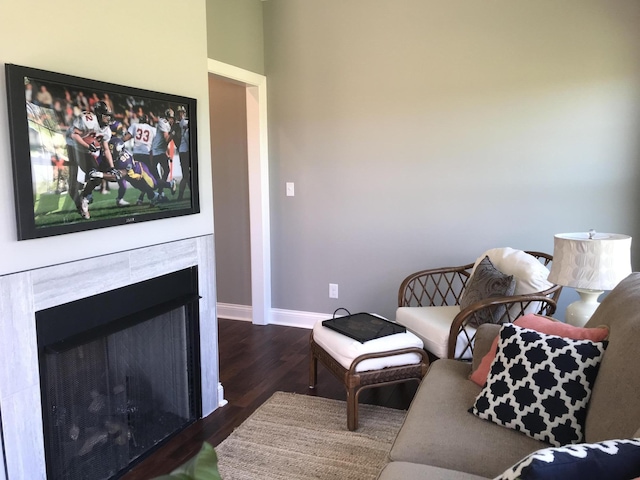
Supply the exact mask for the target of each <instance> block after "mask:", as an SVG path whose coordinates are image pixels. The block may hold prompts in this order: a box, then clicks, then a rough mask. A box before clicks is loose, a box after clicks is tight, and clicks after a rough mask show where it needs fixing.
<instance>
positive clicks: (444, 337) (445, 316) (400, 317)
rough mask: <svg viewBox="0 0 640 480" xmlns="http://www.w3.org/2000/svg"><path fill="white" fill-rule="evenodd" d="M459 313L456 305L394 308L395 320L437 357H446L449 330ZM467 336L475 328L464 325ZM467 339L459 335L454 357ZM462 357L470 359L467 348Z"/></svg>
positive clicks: (461, 349) (463, 346)
mask: <svg viewBox="0 0 640 480" xmlns="http://www.w3.org/2000/svg"><path fill="white" fill-rule="evenodd" d="M458 313H460V307H459V306H458V305H453V306H445V307H400V308H398V309H397V310H396V322H398V323H399V324H400V325H404V326H405V327H407V329H408V330H410V331H411V332H413V333H414V334H416V335H417V336H418V337H419V338H420V339H421V340H422V341H423V342H424V348H425V350H427V351H429V352H431V353H433V354H434V355H435V356H436V357H438V358H447V355H448V350H449V346H448V342H449V331H450V329H451V324H452V323H453V319H454V318H455V317H456V315H457V314H458ZM465 330H466V331H467V332H468V334H469V336H470V337H472V336H473V335H474V334H475V330H476V329H475V328H473V327H465ZM466 344H467V340H466V338H465V336H464V335H459V336H458V340H457V343H456V358H458V355H459V354H460V353H461V352H462V351H463V350H464V348H465V347H466ZM463 358H465V359H470V358H471V352H470V351H469V350H468V349H467V351H466V352H465V354H464V356H463Z"/></svg>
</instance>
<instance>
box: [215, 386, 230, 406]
mask: <svg viewBox="0 0 640 480" xmlns="http://www.w3.org/2000/svg"><path fill="white" fill-rule="evenodd" d="M227 403H229V402H228V401H227V400H225V399H224V387H223V386H222V384H221V383H220V382H218V407H224V406H225V405H226V404H227Z"/></svg>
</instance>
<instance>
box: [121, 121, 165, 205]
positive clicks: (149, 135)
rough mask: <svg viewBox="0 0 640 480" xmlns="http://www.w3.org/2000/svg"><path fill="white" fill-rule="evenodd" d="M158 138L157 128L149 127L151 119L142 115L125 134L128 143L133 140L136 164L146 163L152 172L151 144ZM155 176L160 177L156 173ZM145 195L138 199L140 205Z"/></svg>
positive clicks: (125, 140)
mask: <svg viewBox="0 0 640 480" xmlns="http://www.w3.org/2000/svg"><path fill="white" fill-rule="evenodd" d="M155 136H156V127H152V126H151V125H149V117H148V116H147V115H146V114H144V113H143V114H141V115H140V116H139V117H138V123H132V124H131V125H130V126H129V128H128V129H127V133H125V134H124V137H123V138H122V140H123V141H124V142H128V141H129V140H131V139H133V148H132V153H133V158H134V159H135V161H136V162H141V163H144V164H145V165H146V166H147V167H149V170H151V168H152V165H153V161H152V156H151V144H152V143H153V139H154V137H155ZM155 176H156V177H157V176H158V173H157V172H156V174H155ZM143 200H144V193H141V194H140V197H139V198H138V205H142V202H143Z"/></svg>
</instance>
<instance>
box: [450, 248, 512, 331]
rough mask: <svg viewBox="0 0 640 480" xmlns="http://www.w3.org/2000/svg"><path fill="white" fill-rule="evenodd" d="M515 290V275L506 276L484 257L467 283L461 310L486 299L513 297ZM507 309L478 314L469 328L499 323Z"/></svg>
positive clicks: (470, 322) (501, 307)
mask: <svg viewBox="0 0 640 480" xmlns="http://www.w3.org/2000/svg"><path fill="white" fill-rule="evenodd" d="M515 288H516V280H515V278H513V275H505V274H504V273H502V272H501V271H500V270H498V269H497V268H496V267H494V266H493V263H491V260H489V257H484V258H483V259H482V261H481V262H480V263H479V264H478V266H477V267H476V269H475V271H474V272H473V275H472V276H471V278H470V279H469V283H467V286H466V288H465V290H464V293H463V294H462V298H461V299H460V309H461V310H464V309H465V308H467V307H469V306H471V305H473V304H474V303H477V302H479V301H481V300H484V299H486V298H494V297H506V296H511V295H513V292H514V291H515ZM505 309H506V307H505V306H499V307H497V308H494V309H492V310H487V311H480V312H477V313H476V314H475V315H474V316H473V317H472V318H471V320H470V321H469V326H471V327H474V328H477V327H479V326H480V325H482V324H483V323H498V322H499V320H500V318H501V317H502V315H504V312H505ZM492 312H493V313H492Z"/></svg>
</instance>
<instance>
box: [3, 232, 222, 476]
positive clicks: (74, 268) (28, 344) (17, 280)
mask: <svg viewBox="0 0 640 480" xmlns="http://www.w3.org/2000/svg"><path fill="white" fill-rule="evenodd" d="M213 252H214V248H213V236H212V235H205V236H201V237H193V238H188V239H182V240H178V241H175V242H168V243H163V244H158V245H152V246H149V247H145V248H140V249H136V250H130V251H122V252H118V253H113V254H108V255H101V256H96V257H93V258H88V259H84V260H78V261H74V262H69V263H64V264H59V265H53V266H49V267H43V268H38V269H34V270H28V271H24V272H17V273H14V274H9V275H4V276H0V290H1V291H2V292H3V295H2V298H1V299H0V318H2V319H3V321H2V322H0V422H1V428H0V439H1V441H2V445H1V448H0V480H21V479H25V478H29V479H33V480H45V479H47V478H51V477H50V476H49V477H48V476H47V469H48V468H50V467H49V463H50V462H49V460H47V461H45V443H46V444H47V446H48V444H49V442H50V440H47V441H46V442H45V430H46V429H48V428H51V426H50V425H49V426H47V425H46V422H47V421H43V409H45V408H46V409H47V410H49V409H50V408H51V403H50V402H49V400H47V399H46V398H45V397H46V395H45V396H43V395H42V394H41V375H40V373H41V369H42V371H43V372H44V370H45V369H46V368H47V367H46V366H45V367H44V368H43V367H42V363H41V361H42V359H41V355H40V353H41V350H42V348H44V347H42V346H43V345H48V347H47V349H48V350H49V353H50V354H52V355H53V356H54V357H55V356H56V355H58V356H61V357H60V358H58V359H50V361H52V366H50V367H51V368H53V369H54V370H55V369H56V368H57V369H65V370H68V369H69V368H70V367H73V363H74V362H75V363H81V364H82V365H84V366H86V365H87V364H88V365H90V366H91V367H92V368H93V367H94V366H97V365H101V366H102V367H104V366H107V367H109V368H111V370H113V372H112V373H111V377H110V378H113V380H111V379H110V380H109V382H110V383H109V384H108V385H109V389H107V388H106V387H104V388H102V387H101V388H99V389H98V390H97V391H96V392H93V394H94V395H95V396H96V398H98V400H99V402H98V404H100V403H101V399H102V397H101V395H103V394H104V393H105V392H106V391H107V390H110V392H111V393H112V394H113V393H114V391H113V388H115V390H116V392H118V393H115V397H113V398H112V399H111V400H109V402H107V401H106V399H105V405H106V403H109V406H110V408H112V409H113V411H116V412H118V411H119V410H120V411H122V408H119V407H118V405H119V404H118V402H124V403H125V404H126V401H123V400H121V399H120V398H116V397H118V395H120V396H122V394H123V393H124V394H125V395H126V396H127V398H130V400H129V402H128V403H129V406H130V407H132V406H135V405H137V404H138V402H139V401H141V400H138V399H137V398H136V395H137V392H139V391H140V390H142V389H146V388H143V385H144V386H146V385H149V384H154V383H155V382H158V379H157V378H154V377H153V375H152V374H151V373H153V372H151V373H147V374H145V375H144V377H143V376H140V375H138V374H137V372H136V373H135V374H128V375H127V374H124V377H122V376H121V375H122V373H121V369H122V368H123V365H122V364H121V363H119V361H114V360H113V357H114V356H115V357H118V356H123V355H124V353H123V351H124V350H126V349H129V348H130V347H129V346H128V342H130V341H131V340H129V339H122V338H118V335H119V332H120V331H121V329H120V327H121V325H119V323H120V322H119V321H116V322H115V323H114V324H113V325H110V326H109V327H105V325H104V323H102V320H101V319H102V317H105V318H106V317H107V315H106V313H107V310H108V308H106V306H105V305H107V304H113V305H116V306H118V308H120V307H122V306H125V305H129V304H131V303H132V302H131V301H130V298H129V297H127V296H126V292H129V291H131V289H130V287H131V286H132V285H137V284H140V283H143V284H144V282H146V281H148V280H153V279H157V278H162V277H164V276H166V275H168V274H173V273H175V272H180V271H184V270H186V271H189V272H193V271H194V270H193V268H194V267H197V277H198V281H197V287H196V291H195V292H194V291H192V290H189V292H188V293H185V292H183V293H182V294H181V295H180V298H170V297H169V296H168V295H167V294H166V293H165V291H164V290H160V291H159V292H160V293H156V294H155V295H151V296H150V297H152V298H150V299H151V300H153V301H154V302H155V303H158V302H157V300H158V299H162V300H161V302H160V303H163V304H164V305H161V306H158V307H157V309H156V310H155V311H154V309H153V307H151V306H150V305H153V304H152V303H150V304H149V305H145V306H144V309H143V310H150V311H152V313H153V315H152V317H151V318H148V320H151V319H152V318H153V320H154V321H155V320H156V319H158V318H157V317H159V320H160V324H161V326H159V327H157V328H158V329H159V331H160V333H161V334H166V336H170V337H172V339H178V340H179V341H177V342H173V341H172V342H170V343H171V346H172V347H174V346H175V345H174V343H178V344H179V345H180V347H179V348H177V349H176V350H167V348H168V347H167V346H166V345H165V346H163V347H161V348H160V347H157V348H160V349H161V350H163V351H165V352H171V353H165V356H166V357H169V356H179V357H182V358H184V356H185V355H186V356H187V357H188V358H190V359H193V358H195V357H193V354H194V353H196V356H198V355H197V350H199V360H196V361H195V364H196V368H194V369H193V371H192V373H191V374H189V375H191V376H192V377H193V379H192V380H193V381H191V380H190V379H189V378H188V377H185V376H184V375H183V376H180V375H179V374H177V373H176V377H175V378H174V379H171V381H172V382H174V383H175V384H184V383H189V382H191V386H190V387H188V388H192V391H191V392H190V393H189V394H188V395H187V397H188V399H186V397H185V395H184V394H183V395H182V396H178V397H177V398H166V397H165V398H163V397H159V398H158V399H156V397H152V403H154V404H161V405H164V406H165V408H166V410H167V411H169V412H172V413H173V414H174V415H176V416H179V417H181V418H182V419H183V420H184V419H186V420H185V423H188V422H189V421H192V420H190V419H192V418H201V417H202V416H206V415H209V414H210V413H211V412H213V411H214V410H215V409H216V408H218V406H219V404H220V402H222V401H223V399H222V398H221V392H222V387H221V385H220V384H219V381H218V379H219V376H218V354H217V345H218V336H217V334H218V332H217V322H216V295H215V270H214V268H213V267H214V260H213V258H214V257H213ZM190 282H191V280H188V281H181V282H180V284H181V285H185V284H189V283H190ZM120 289H124V297H120V299H119V300H120V301H108V302H103V304H102V305H100V306H98V307H97V308H94V309H93V310H91V313H92V315H86V311H87V310H84V312H85V313H84V314H80V315H79V314H76V313H73V315H72V314H69V315H66V316H68V317H69V318H71V317H74V318H76V319H77V318H83V321H82V322H77V321H76V322H72V324H74V325H77V324H78V323H80V324H81V325H84V326H85V327H87V328H86V330H85V331H82V332H76V331H73V329H71V330H67V327H65V326H64V325H62V326H59V327H56V328H52V329H51V330H52V331H53V334H54V337H52V338H50V339H49V340H46V341H43V339H42V338H41V337H46V336H47V335H48V334H49V333H52V332H49V333H47V332H46V330H47V327H45V326H44V325H47V326H51V325H53V324H52V323H49V322H48V321H46V322H41V321H40V319H39V320H38V321H36V312H37V314H38V317H40V316H41V315H43V312H46V311H48V310H49V309H51V310H54V307H57V306H60V305H67V304H71V305H80V304H81V303H76V302H77V301H80V302H82V301H83V300H84V299H88V298H91V297H98V298H103V297H101V295H102V294H103V293H105V291H112V290H113V291H118V290H120ZM120 292H121V293H122V292H123V291H122V290H120ZM141 297H142V298H144V295H142V296H141V295H137V298H138V299H140V298H141ZM185 299H186V301H183V300H185ZM144 301H145V302H146V301H147V300H144ZM172 302H173V303H172ZM194 308H195V310H196V314H195V316H193V315H192V312H189V309H194ZM134 310H135V311H132V312H129V313H127V312H126V311H124V312H123V311H119V312H117V313H116V314H115V315H113V316H115V317H117V318H120V319H122V320H123V321H122V324H123V325H124V324H126V323H127V322H128V321H129V320H130V318H128V317H129V316H136V315H138V313H139V311H140V309H139V308H137V309H134ZM78 315H79V316H78ZM63 316H65V315H63ZM142 317H148V314H144V315H142V316H139V317H138V321H137V323H136V322H133V323H134V324H135V326H139V328H143V329H146V326H145V325H144V324H145V323H146V321H147V320H142ZM183 317H184V318H183ZM107 323H111V322H107ZM37 324H38V325H37ZM154 328H155V327H154ZM167 329H174V330H173V333H166V330H167ZM162 332H165V333H162ZM178 332H181V333H178ZM95 333H100V337H110V336H111V335H115V337H112V338H110V339H109V340H107V341H102V345H101V346H100V347H99V348H98V347H95V346H93V345H92V346H91V347H84V348H83V349H82V350H83V352H82V353H79V350H76V349H77V348H79V347H80V346H81V345H83V344H91V343H92V342H94V341H96V339H95V338H92V337H93V335H94V334H95ZM140 334H141V333H139V332H138V333H136V334H134V336H135V335H138V336H139V335H140ZM142 335H144V336H145V338H146V337H148V334H147V333H142ZM191 335H196V336H197V337H198V338H197V340H196V341H195V342H194V343H193V345H192V348H193V350H191V351H190V350H189V347H186V346H185V345H182V339H186V338H187V337H189V336H191ZM65 339H66V340H65ZM145 343H146V342H145ZM161 343H162V342H161ZM187 343H191V342H190V341H189V342H187ZM39 344H40V345H41V347H39ZM133 349H135V347H134V348H133ZM55 350H57V351H58V353H56V352H55ZM74 350H76V351H75V353H73V352H74ZM98 350H100V351H102V352H105V351H106V352H108V354H106V355H103V356H102V357H100V356H98V355H95V354H96V353H97V352H98ZM178 352H182V353H178ZM89 354H91V358H92V360H90V361H85V359H86V358H87V357H86V355H89ZM65 355H67V356H70V357H71V359H69V358H63V357H64V356H65ZM80 355H83V356H84V357H83V358H82V362H79V361H78V359H79V356H80ZM74 357H75V360H73V358H74ZM125 358H126V357H125ZM120 362H123V360H121V361H120ZM124 363H125V364H126V363H127V362H124ZM162 368H163V369H164V365H162ZM198 368H199V370H198ZM143 370H144V369H143ZM147 370H148V369H147ZM157 370H159V368H157V369H156V372H157ZM103 371H104V370H103ZM89 376H93V377H96V375H94V374H91V375H89ZM121 378H124V381H120V379H121ZM141 378H144V380H141ZM163 380H167V379H165V378H164V376H163ZM198 385H199V387H200V388H199V391H198ZM68 388H69V387H65V388H64V389H63V390H65V389H68ZM83 389H85V390H86V387H83ZM47 390H48V389H47ZM160 390H164V391H168V390H172V391H173V390H177V389H174V388H173V387H171V388H161V389H160ZM183 392H184V390H183ZM47 394H48V393H47ZM54 395H55V391H54ZM91 395H92V392H91V390H90V391H89V397H91ZM62 397H63V398H61V399H59V400H58V401H56V402H55V403H56V405H57V404H59V403H61V402H62V403H64V402H65V401H66V399H65V398H64V394H63V395H62ZM91 398H93V397H91ZM143 400H144V399H143ZM44 405H49V407H43V406H44ZM120 405H122V403H120ZM166 405H170V407H168V408H167V407H166ZM65 408H66V409H67V410H73V409H74V408H75V407H74V406H73V404H72V406H71V407H69V406H68V405H67V406H66V407H63V410H64V409H65ZM87 408H88V407H87ZM94 408H95V405H94ZM125 410H126V408H125ZM130 410H135V408H130ZM138 412H139V413H140V414H141V413H142V410H141V409H140V408H139V407H138ZM58 413H59V412H58ZM128 413H129V416H130V417H131V419H132V420H135V421H136V422H137V421H138V419H135V418H133V416H135V413H137V412H133V411H129V412H128ZM64 420H65V418H64V416H63V418H59V417H58V418H55V417H54V422H62V421H64ZM92 421H94V423H95V420H91V419H90V417H86V419H85V420H84V422H85V424H84V425H83V426H78V428H79V429H80V430H82V429H83V428H84V430H87V429H88V428H89V427H90V425H89V424H90V423H91V422H92ZM114 423H115V422H114ZM118 423H120V422H118ZM72 426H73V425H72ZM110 428H111V429H112V430H113V432H114V433H109V432H107V433H108V435H112V437H110V438H111V439H112V440H114V442H115V440H116V438H118V437H119V436H120V435H115V429H117V428H119V431H118V433H120V434H122V433H124V436H122V437H120V440H118V441H119V442H122V441H123V440H124V438H125V437H127V440H128V441H129V437H130V436H131V439H130V441H129V446H128V448H130V449H133V447H135V445H134V444H133V441H134V440H135V442H138V440H139V439H138V435H137V433H136V432H137V431H138V430H139V429H140V427H139V426H138V424H137V423H136V424H135V430H134V429H133V428H132V429H130V430H129V432H126V431H125V429H123V428H122V427H121V426H120V425H112V424H110ZM178 428H180V427H178ZM70 429H71V427H70ZM142 429H144V428H142ZM171 430H173V424H172V425H169V426H168V428H166V429H165V432H164V433H167V432H169V431H171ZM73 431H75V429H74V430H73ZM71 433H73V432H71ZM103 434H104V432H103ZM46 435H47V436H48V435H49V433H48V432H47V433H46ZM80 435H81V433H80V432H79V433H78V438H80ZM169 435H170V433H169ZM154 436H155V435H154ZM96 438H97V439H98V442H97V444H96V447H94V448H99V447H101V446H104V445H103V444H101V443H100V440H99V439H101V438H102V437H101V436H100V435H98V436H97V437H96ZM145 441H147V440H145ZM152 441H155V439H153V440H149V442H152ZM140 443H142V439H140ZM98 444H99V445H98ZM132 445H133V447H132ZM79 448H80V449H81V448H82V445H81V446H80V447H79ZM86 448H88V445H87V447H86ZM131 451H133V450H131ZM127 455H129V452H128V453H127ZM133 455H137V452H133ZM142 455H143V454H142ZM138 458H139V459H140V457H138ZM134 461H135V460H134ZM80 478H99V477H94V476H86V477H80Z"/></svg>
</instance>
